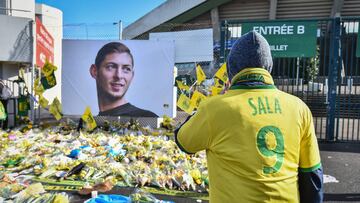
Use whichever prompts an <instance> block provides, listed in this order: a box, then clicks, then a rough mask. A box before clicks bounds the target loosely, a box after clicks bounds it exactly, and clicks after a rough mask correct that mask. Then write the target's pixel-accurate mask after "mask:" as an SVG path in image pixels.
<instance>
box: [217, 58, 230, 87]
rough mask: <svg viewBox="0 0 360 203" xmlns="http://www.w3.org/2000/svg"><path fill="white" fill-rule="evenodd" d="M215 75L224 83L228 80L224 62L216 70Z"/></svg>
mask: <svg viewBox="0 0 360 203" xmlns="http://www.w3.org/2000/svg"><path fill="white" fill-rule="evenodd" d="M215 77H217V78H219V79H220V80H222V81H223V82H224V83H226V81H227V80H228V75H227V71H226V63H224V64H223V65H222V66H221V67H220V68H219V70H218V71H216V73H215Z"/></svg>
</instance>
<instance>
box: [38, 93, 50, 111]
mask: <svg viewBox="0 0 360 203" xmlns="http://www.w3.org/2000/svg"><path fill="white" fill-rule="evenodd" d="M39 104H40V106H41V107H43V108H47V107H48V105H49V101H48V100H47V99H46V98H45V97H44V96H42V95H40V96H39Z"/></svg>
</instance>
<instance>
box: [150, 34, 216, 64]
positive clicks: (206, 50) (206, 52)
mask: <svg viewBox="0 0 360 203" xmlns="http://www.w3.org/2000/svg"><path fill="white" fill-rule="evenodd" d="M150 40H155V41H174V42H175V63H189V62H199V61H212V60H213V59H214V53H213V31H212V29H201V30H191V31H179V32H156V33H150Z"/></svg>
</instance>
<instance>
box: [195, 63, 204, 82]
mask: <svg viewBox="0 0 360 203" xmlns="http://www.w3.org/2000/svg"><path fill="white" fill-rule="evenodd" d="M196 79H197V84H198V85H200V84H201V82H202V81H204V80H205V79H206V75H205V73H204V71H203V69H202V68H201V66H200V65H197V66H196Z"/></svg>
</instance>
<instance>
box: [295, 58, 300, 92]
mask: <svg viewBox="0 0 360 203" xmlns="http://www.w3.org/2000/svg"><path fill="white" fill-rule="evenodd" d="M299 69H300V58H299V57H297V58H296V81H295V85H296V86H298V85H299Z"/></svg>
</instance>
